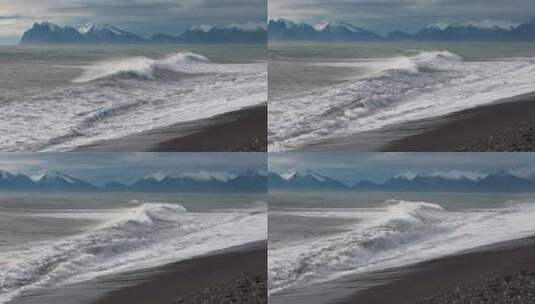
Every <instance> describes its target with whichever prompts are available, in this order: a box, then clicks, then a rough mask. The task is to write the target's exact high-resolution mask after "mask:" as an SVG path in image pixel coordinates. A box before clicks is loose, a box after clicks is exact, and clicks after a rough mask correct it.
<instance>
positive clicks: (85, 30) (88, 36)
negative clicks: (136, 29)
mask: <svg viewBox="0 0 535 304" xmlns="http://www.w3.org/2000/svg"><path fill="white" fill-rule="evenodd" d="M78 31H79V32H80V33H81V34H82V35H83V36H84V39H85V40H87V41H88V42H106V43H141V42H144V40H145V39H143V38H141V37H140V36H138V35H136V34H133V33H130V32H127V31H123V30H121V29H119V28H117V27H115V26H113V25H109V24H90V23H89V24H85V25H83V26H81V27H80V28H78Z"/></svg>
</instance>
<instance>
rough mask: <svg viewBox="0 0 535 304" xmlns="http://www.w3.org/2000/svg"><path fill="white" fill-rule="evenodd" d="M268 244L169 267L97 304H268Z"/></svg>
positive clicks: (260, 244) (115, 292) (113, 293)
mask: <svg viewBox="0 0 535 304" xmlns="http://www.w3.org/2000/svg"><path fill="white" fill-rule="evenodd" d="M266 267H267V244H266V243H265V242H262V243H257V244H254V245H249V246H247V247H245V248H243V249H241V250H235V251H233V252H228V253H220V254H215V255H210V256H205V257H200V258H195V259H191V260H187V261H182V262H178V263H175V264H172V265H168V266H165V269H162V271H161V272H160V273H158V274H156V275H155V276H153V277H151V278H150V279H148V280H147V281H145V282H143V283H141V284H137V285H134V286H131V287H127V288H123V289H120V290H117V291H114V292H112V293H110V294H109V295H107V296H105V297H103V298H101V299H100V300H98V301H97V302H96V304H122V303H124V304H147V303H154V304H157V303H184V304H186V303H192V304H193V303H206V304H212V303H214V304H215V303H222V304H225V303H243V304H246V303H251V304H256V303H258V304H263V303H267V290H266V288H267V271H266Z"/></svg>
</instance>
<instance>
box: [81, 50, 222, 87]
mask: <svg viewBox="0 0 535 304" xmlns="http://www.w3.org/2000/svg"><path fill="white" fill-rule="evenodd" d="M209 62H210V61H209V60H208V59H207V58H206V57H204V56H202V55H200V54H195V53H175V54H171V55H168V56H167V57H165V58H163V59H159V60H157V59H151V58H147V57H132V58H127V59H119V60H110V61H103V62H99V63H96V64H94V65H91V66H87V67H84V69H85V71H84V73H83V74H82V75H81V76H80V77H78V78H76V79H74V80H73V82H87V81H93V80H97V79H100V78H103V77H107V76H111V75H122V74H126V75H135V76H137V77H140V78H144V79H154V78H155V75H154V72H155V70H157V69H161V70H170V71H175V72H197V73H198V72H200V71H199V70H200V68H203V69H204V70H206V69H210V67H213V66H211V65H208V66H204V67H203V66H202V64H203V63H206V64H208V63H209ZM195 65H199V66H200V68H199V67H196V66H195Z"/></svg>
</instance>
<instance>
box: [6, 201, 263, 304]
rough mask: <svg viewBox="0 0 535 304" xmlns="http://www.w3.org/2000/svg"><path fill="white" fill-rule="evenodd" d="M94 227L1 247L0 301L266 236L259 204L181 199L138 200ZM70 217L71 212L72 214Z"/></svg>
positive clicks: (191, 255) (176, 259)
mask: <svg viewBox="0 0 535 304" xmlns="http://www.w3.org/2000/svg"><path fill="white" fill-rule="evenodd" d="M106 213H107V214H106V216H105V219H106V220H105V221H104V222H102V223H100V224H99V225H97V226H96V227H93V228H92V229H90V230H89V231H87V232H85V233H82V234H78V235H75V236H70V237H66V238H62V239H58V240H53V241H49V242H43V243H33V244H29V245H28V246H25V247H24V248H18V249H17V250H16V251H12V252H0V261H2V262H1V264H2V267H0V303H6V302H8V301H9V299H11V298H13V297H15V296H17V295H18V294H20V293H21V292H23V291H28V290H35V289H40V288H46V287H49V286H53V287H58V286H63V285H65V284H71V283H76V282H81V281H85V280H89V279H92V278H95V277H98V276H102V275H107V274H112V273H118V272H122V271H128V270H132V269H140V268H145V267H151V266H156V265H161V264H163V263H167V262H172V261H179V260H183V259H188V258H191V257H193V256H197V255H201V254H206V253H209V252H212V251H215V250H221V249H225V248H229V247H233V246H238V245H242V244H245V243H249V242H255V241H260V240H265V239H266V238H267V231H266V230H267V216H266V213H265V212H258V210H257V209H256V208H254V209H251V210H249V209H234V210H232V211H227V212H202V213H194V212H187V210H186V209H185V208H184V207H182V206H180V205H177V204H164V203H144V202H133V203H132V207H131V208H126V209H122V210H118V211H115V213H114V216H109V214H108V213H109V210H107V211H106ZM67 217H68V216H67Z"/></svg>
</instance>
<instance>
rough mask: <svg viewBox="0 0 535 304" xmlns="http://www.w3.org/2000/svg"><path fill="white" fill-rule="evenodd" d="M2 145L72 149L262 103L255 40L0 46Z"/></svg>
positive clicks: (262, 70) (263, 73) (261, 49)
mask: <svg viewBox="0 0 535 304" xmlns="http://www.w3.org/2000/svg"><path fill="white" fill-rule="evenodd" d="M0 63H1V64H0V130H1V131H0V151H16V150H20V151H42V150H72V149H75V148H77V147H79V146H83V145H87V144H90V143H92V142H95V141H99V140H109V139H113V138H118V137H122V136H126V135H130V134H135V133H139V132H143V131H147V130H152V129H156V128H162V127H166V126H169V125H172V124H175V123H179V122H184V121H189V120H195V119H202V118H207V117H210V116H213V115H217V114H221V113H225V112H230V111H234V110H238V109H241V108H243V107H247V106H252V105H256V104H261V103H265V102H266V101H267V81H266V77H267V60H266V50H265V46H262V45H207V46H194V45H191V46H189V45H138V46H136V45H130V46H94V47H92V46H0Z"/></svg>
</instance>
